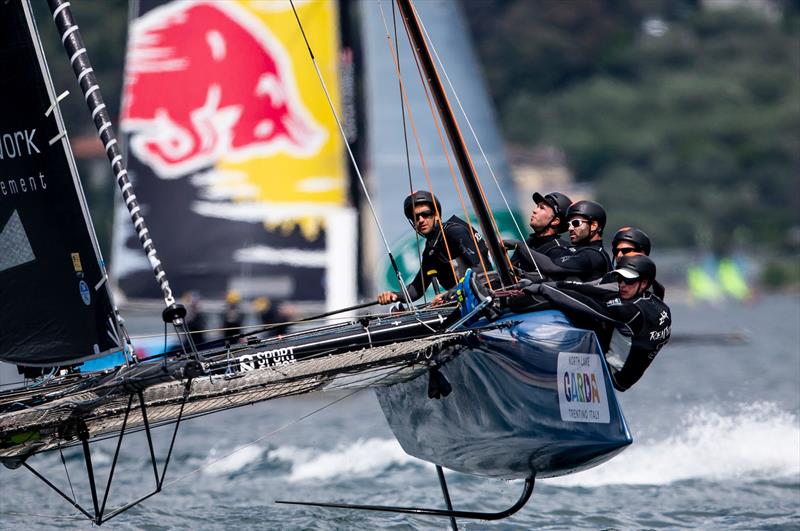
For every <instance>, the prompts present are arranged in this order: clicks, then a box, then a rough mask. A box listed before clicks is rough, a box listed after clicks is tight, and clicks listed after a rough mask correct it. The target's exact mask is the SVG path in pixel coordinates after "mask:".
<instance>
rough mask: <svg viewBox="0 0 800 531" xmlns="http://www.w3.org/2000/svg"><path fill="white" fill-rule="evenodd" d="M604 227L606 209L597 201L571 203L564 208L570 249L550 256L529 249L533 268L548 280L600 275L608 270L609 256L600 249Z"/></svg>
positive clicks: (597, 276)
mask: <svg viewBox="0 0 800 531" xmlns="http://www.w3.org/2000/svg"><path fill="white" fill-rule="evenodd" d="M605 226H606V211H605V209H604V208H603V207H602V205H600V203H596V202H594V201H576V202H575V203H572V204H571V205H570V206H569V208H568V209H567V229H568V230H569V240H570V243H571V244H572V247H571V248H570V249H569V251H570V252H568V253H565V254H564V255H563V256H560V257H557V258H555V259H552V258H550V257H549V256H547V255H546V254H544V253H541V252H538V251H531V253H530V255H531V257H532V258H533V259H534V260H535V261H536V267H534V268H533V270H538V271H539V272H541V274H542V275H543V276H544V277H545V278H548V279H552V280H566V279H577V280H581V281H583V282H590V281H592V280H597V279H600V278H602V277H603V275H605V274H606V273H608V272H609V271H610V270H611V259H610V258H609V256H608V253H606V251H605V249H603V229H604V228H605ZM525 254H526V255H527V254H528V253H527V252H526V253H525Z"/></svg>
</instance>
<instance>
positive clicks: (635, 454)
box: [544, 402, 800, 487]
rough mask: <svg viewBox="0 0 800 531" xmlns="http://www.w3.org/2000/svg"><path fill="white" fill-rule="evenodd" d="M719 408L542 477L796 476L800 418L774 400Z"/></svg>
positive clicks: (625, 480) (590, 482) (608, 480)
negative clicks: (662, 434)
mask: <svg viewBox="0 0 800 531" xmlns="http://www.w3.org/2000/svg"><path fill="white" fill-rule="evenodd" d="M731 407H732V408H733V409H734V410H735V411H733V412H730V413H727V414H726V413H720V412H718V411H711V410H708V409H704V408H695V409H692V410H691V411H690V412H689V413H688V414H687V416H686V417H685V419H684V420H683V421H682V422H681V423H680V424H679V425H678V427H677V428H676V430H675V433H674V434H673V435H671V436H670V437H668V438H667V439H664V440H644V441H634V443H633V445H632V446H631V447H630V448H628V449H626V450H625V451H624V452H622V454H620V455H618V456H617V457H615V458H613V459H612V460H611V461H608V462H607V463H604V464H603V465H600V466H598V467H596V468H593V469H591V470H587V471H585V472H579V473H577V474H573V475H570V476H565V477H561V478H553V479H547V480H544V481H546V482H547V484H548V485H555V486H568V487H575V486H581V487H595V486H601V485H613V484H629V485H663V484H668V483H673V482H676V481H683V480H692V479H704V480H712V481H726V480H734V479H735V480H739V481H759V480H763V479H774V478H793V479H794V480H795V481H800V452H798V450H797V449H798V448H800V422H799V421H798V417H797V415H795V414H793V413H790V412H787V411H784V410H781V409H780V408H779V407H778V405H777V404H774V403H772V402H758V403H754V404H739V405H732V406H731Z"/></svg>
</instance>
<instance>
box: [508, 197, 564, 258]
mask: <svg viewBox="0 0 800 531" xmlns="http://www.w3.org/2000/svg"><path fill="white" fill-rule="evenodd" d="M533 202H534V203H535V205H536V206H535V207H534V208H533V211H532V212H531V220H530V225H531V228H532V229H533V233H531V234H530V235H528V238H527V239H526V240H525V245H527V246H528V248H530V249H534V250H536V251H539V252H540V253H543V254H546V255H547V256H548V257H550V258H551V259H553V260H555V259H557V258H560V257H562V256H564V255H565V254H568V253H569V252H570V251H569V245H567V243H566V242H565V241H564V240H562V239H561V238H560V237H559V236H558V235H559V234H562V233H564V232H567V209H568V208H569V206H570V204H572V201H571V200H570V198H569V197H567V196H566V195H564V194H562V193H561V192H551V193H549V194H547V195H545V196H543V195H542V194H540V193H539V192H536V193H535V194H533ZM503 244H504V245H505V247H506V249H515V251H514V254H513V255H511V265H513V266H514V267H519V268H521V269H522V270H524V271H535V270H536V268H535V267H534V265H533V262H532V261H531V257H530V255H529V254H528V251H527V249H526V248H525V247H524V246H523V245H522V242H520V241H518V240H504V241H503Z"/></svg>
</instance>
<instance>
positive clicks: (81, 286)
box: [78, 280, 92, 306]
mask: <svg viewBox="0 0 800 531" xmlns="http://www.w3.org/2000/svg"><path fill="white" fill-rule="evenodd" d="M78 290H80V292H81V299H83V303H84V304H85V305H86V306H89V305H90V304H91V303H92V294H91V292H90V291H89V286H88V285H87V284H86V282H84V281H83V280H81V281H80V282H78Z"/></svg>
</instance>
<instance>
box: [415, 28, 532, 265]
mask: <svg viewBox="0 0 800 531" xmlns="http://www.w3.org/2000/svg"><path fill="white" fill-rule="evenodd" d="M419 25H420V27H421V28H422V31H423V32H425V37H426V38H427V39H428V44H429V45H430V47H431V51H433V55H434V56H435V57H436V62H437V63H439V68H441V69H442V74H444V78H445V80H446V81H447V85H448V86H449V87H450V91H451V92H452V93H453V97H454V98H455V100H456V103H457V104H458V108H459V110H460V111H461V114H462V115H463V116H464V120H466V122H467V127H469V131H470V133H472V138H474V139H475V143H476V144H477V146H478V150H479V151H480V152H481V156H482V157H483V160H484V161H486V167H487V168H489V174H490V175H491V176H492V180H493V181H494V184H495V186H496V187H497V191H498V192H500V197H502V198H503V203H505V205H506V210H508V213H509V214H510V215H511V220H512V221H513V222H514V226H515V227H516V229H517V234H519V237H520V239H521V240H522V242H523V243H524V242H525V236H524V234H523V232H522V229H521V228H520V226H519V223H517V218H516V216H514V212H513V211H512V210H511V205H509V204H508V199H506V194H504V193H503V188H502V187H501V186H500V182H499V181H498V180H497V175H495V173H494V169H493V168H492V164H491V163H490V162H489V157H488V156H487V155H486V152H485V151H484V150H483V145H482V144H481V141H480V140H479V139H478V134H477V133H476V132H475V129H474V128H473V127H472V122H471V121H470V119H469V116H468V115H467V111H466V109H464V106H463V105H462V103H461V98H459V97H458V92H456V88H455V86H453V82H452V81H450V76H449V75H447V70H446V69H445V67H444V62H442V59H441V58H440V57H439V52H437V51H436V46H434V44H433V39H431V37H430V35H428V28H427V27H426V26H425V24H424V23H423V21H422V20H421V19H420V21H419ZM525 249H526V250H527V251H528V256H529V258H530V259H531V261H532V262H533V265H534V267H536V272H537V273H538V274H539V276H540V277H541V276H542V273H541V271H539V265H538V264H537V263H536V260H535V259H534V258H533V253H531V249H530V247H528V246H527V244H526V245H525Z"/></svg>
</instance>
